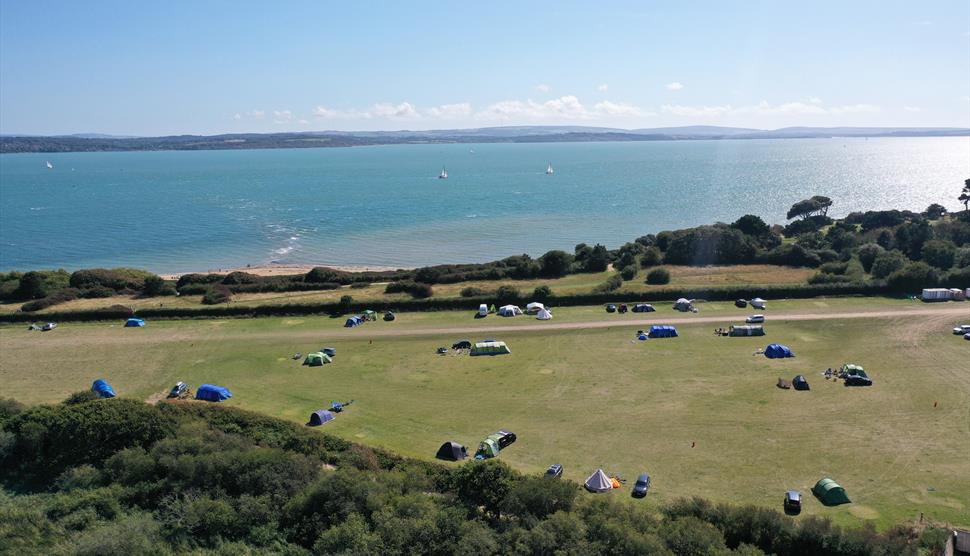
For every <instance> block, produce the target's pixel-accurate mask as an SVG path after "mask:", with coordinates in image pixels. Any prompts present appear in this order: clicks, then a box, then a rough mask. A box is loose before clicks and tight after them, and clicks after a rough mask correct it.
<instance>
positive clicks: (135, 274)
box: [70, 268, 157, 291]
mask: <svg viewBox="0 0 970 556" xmlns="http://www.w3.org/2000/svg"><path fill="white" fill-rule="evenodd" d="M152 277H157V276H155V275H154V274H152V273H151V272H148V271H147V270H139V269H136V268H110V269H109V268H88V269H83V270H78V271H76V272H74V273H73V274H71V278H70V284H71V287H73V288H79V289H85V288H93V287H96V286H103V287H105V288H111V289H113V290H115V291H122V290H137V291H141V290H142V289H143V288H144V287H145V281H146V280H148V279H149V278H152Z"/></svg>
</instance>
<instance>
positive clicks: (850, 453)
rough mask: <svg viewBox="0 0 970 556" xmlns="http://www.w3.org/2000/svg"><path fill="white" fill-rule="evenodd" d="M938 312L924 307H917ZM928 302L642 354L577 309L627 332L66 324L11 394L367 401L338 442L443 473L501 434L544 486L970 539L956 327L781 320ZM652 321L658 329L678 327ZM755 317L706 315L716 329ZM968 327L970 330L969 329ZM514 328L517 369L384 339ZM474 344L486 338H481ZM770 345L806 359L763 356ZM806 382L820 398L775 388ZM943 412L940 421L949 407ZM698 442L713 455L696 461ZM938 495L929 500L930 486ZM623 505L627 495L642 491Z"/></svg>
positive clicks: (4, 341)
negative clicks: (851, 381)
mask: <svg viewBox="0 0 970 556" xmlns="http://www.w3.org/2000/svg"><path fill="white" fill-rule="evenodd" d="M916 306H920V307H925V306H923V305H916ZM891 307H899V308H906V307H914V304H913V303H907V302H897V301H891V300H884V299H852V300H831V301H824V300H815V301H793V302H775V303H773V304H772V306H771V308H770V310H769V319H770V320H769V323H768V325H767V328H768V330H769V334H770V335H769V336H768V337H767V338H763V339H758V338H716V337H714V336H712V335H711V334H710V329H711V328H712V326H711V325H708V324H696V325H680V326H679V329H680V331H681V335H682V336H681V337H680V338H677V339H670V340H650V341H648V342H633V341H631V338H632V332H633V330H632V329H631V328H630V327H629V326H623V325H622V321H623V319H624V318H625V317H621V316H618V315H607V314H606V313H605V312H603V311H602V309H601V308H564V309H561V310H559V311H557V315H556V321H554V322H562V321H567V320H577V321H582V320H592V319H613V320H616V321H617V323H618V326H617V327H616V328H608V329H596V330H555V331H554V330H550V331H548V332H514V328H515V326H517V325H518V324H519V323H525V322H535V321H533V320H531V319H525V318H518V319H498V318H494V317H490V318H489V319H485V320H484V321H472V320H471V319H469V318H468V315H467V314H466V313H431V314H414V315H411V314H407V315H402V319H401V320H400V321H399V322H396V323H375V324H368V325H366V326H365V327H364V328H362V329H357V330H354V331H350V332H344V331H343V330H342V329H340V328H339V327H340V324H341V322H340V321H336V320H334V319H328V318H320V317H314V318H305V319H285V318H279V319H277V318H273V319H259V320H237V321H181V322H178V321H173V322H157V323H150V325H149V326H148V327H146V328H145V329H128V330H125V329H122V328H121V327H120V326H118V325H114V326H109V325H105V324H84V325H80V324H79V325H70V326H67V325H65V326H63V327H62V328H61V329H58V330H57V331H55V332H54V333H51V334H41V333H36V332H35V333H29V332H26V331H25V330H23V328H22V327H3V328H0V346H2V350H0V384H3V385H4V387H3V395H5V396H12V397H15V398H19V399H21V400H23V401H27V402H31V403H37V402H47V401H56V400H59V399H63V398H64V397H65V396H66V395H67V393H69V392H71V391H75V390H79V389H83V388H86V387H88V386H89V385H90V382H91V381H92V380H93V379H94V378H98V377H104V378H107V379H108V380H109V381H111V382H112V383H113V384H114V385H115V387H116V389H117V390H118V391H119V392H120V393H121V394H122V395H125V396H133V397H138V398H147V397H148V396H150V395H152V394H153V393H156V392H158V391H161V390H163V389H164V388H166V387H167V386H169V385H170V384H171V383H173V382H174V381H175V380H176V379H183V380H187V381H189V382H190V383H191V384H193V385H197V384H199V383H200V382H206V381H208V382H215V383H220V384H224V385H226V386H229V387H230V388H231V389H232V390H233V392H234V394H235V397H234V398H233V399H232V400H231V401H230V402H229V403H232V404H237V405H240V406H243V407H246V408H250V409H255V410H258V411H262V412H265V413H268V414H271V415H275V416H278V417H282V418H286V419H291V420H294V421H297V422H303V421H304V420H305V419H306V415H308V414H309V412H310V411H311V410H312V409H316V408H319V407H324V406H326V405H329V401H330V400H332V399H336V400H346V399H350V398H353V399H356V400H357V403H356V404H355V405H354V406H352V407H351V408H350V409H349V410H348V412H347V413H345V414H343V415H341V416H340V417H339V418H338V419H337V421H336V422H334V423H333V424H331V425H328V427H327V431H328V432H330V433H333V434H337V435H340V436H344V437H346V438H349V439H354V440H358V441H362V442H365V443H371V444H375V445H380V446H385V447H388V448H391V449H393V450H395V451H397V452H400V453H402V454H405V455H410V456H415V457H422V458H428V457H430V456H432V455H433V454H434V452H435V450H436V449H437V446H438V445H439V444H440V443H441V442H442V441H444V440H447V439H454V440H457V441H459V442H462V443H464V444H466V445H468V446H469V447H470V448H474V446H475V445H476V444H477V441H478V440H480V439H481V438H482V437H484V436H485V435H486V434H488V433H490V432H494V431H495V430H497V429H499V428H503V427H504V428H508V429H510V430H513V431H515V432H516V433H517V434H518V435H519V439H520V440H519V442H518V443H517V444H516V445H514V446H513V447H511V448H509V449H507V450H506V451H505V452H503V453H502V456H501V457H502V459H503V460H505V461H507V462H509V463H511V464H513V465H515V466H516V467H518V468H520V469H522V470H524V471H535V472H538V471H540V470H542V469H544V468H545V467H546V466H548V465H549V464H550V463H562V464H564V466H565V467H566V474H567V475H568V476H569V477H571V478H573V479H577V480H581V479H582V478H584V476H585V475H587V474H589V472H591V471H592V470H594V469H595V468H596V467H598V466H602V467H604V469H606V470H607V471H608V472H611V473H619V474H621V475H622V476H624V477H628V478H631V477H633V476H635V475H636V474H637V473H639V472H641V471H644V470H646V471H649V472H650V473H651V475H652V476H653V478H654V490H653V491H652V493H653V494H652V496H654V497H659V498H662V499H670V498H673V497H677V496H682V495H692V494H697V495H702V496H705V497H709V498H712V499H717V500H731V501H734V502H743V503H755V504H762V505H770V506H776V505H778V504H779V503H780V500H781V494H782V492H783V491H784V490H785V489H788V488H799V489H801V490H803V491H804V492H806V493H807V492H808V490H809V488H810V487H811V486H812V484H814V482H815V481H816V480H817V479H818V478H821V477H823V476H831V477H833V478H835V479H836V480H838V481H840V482H841V483H842V484H843V486H845V487H846V488H847V490H848V492H849V495H850V497H852V498H853V500H854V502H855V503H853V504H851V505H848V506H843V507H840V508H831V509H826V508H823V507H821V506H820V505H819V504H817V503H816V502H815V501H814V500H811V499H810V500H808V501H807V503H806V513H822V514H825V515H830V516H832V517H833V518H835V519H836V520H837V521H839V522H842V523H857V522H859V521H860V520H862V519H872V520H874V521H875V522H876V523H877V524H879V525H887V524H889V523H891V522H894V521H897V520H900V519H906V518H913V517H918V514H919V512H925V514H926V515H927V516H928V517H931V518H935V519H940V520H946V521H950V522H955V523H964V524H970V462H968V460H967V458H966V446H967V442H968V439H970V423H968V420H970V417H968V412H967V407H968V406H970V342H965V341H963V340H962V339H960V338H959V337H957V336H953V335H951V334H949V328H950V327H952V326H953V325H954V324H957V323H956V322H954V318H953V317H952V315H951V316H947V317H932V316H931V317H919V318H908V319H901V318H900V319H855V320H830V321H805V322H795V321H789V322H787V323H786V322H784V320H783V317H781V315H783V314H784V313H785V312H791V313H795V312H797V313H805V312H813V311H816V312H825V311H832V310H839V311H846V310H854V309H866V308H869V309H886V308H891ZM673 314H674V313H672V312H671V311H670V310H669V309H666V308H664V309H661V312H660V313H659V314H655V315H656V317H657V321H658V322H662V321H663V319H664V317H665V316H668V315H673ZM712 314H724V315H725V324H728V323H729V322H731V320H732V319H734V320H735V322H736V319H737V317H739V316H741V315H743V314H744V312H742V311H741V310H737V309H733V307H730V305H729V304H707V305H705V307H704V309H703V310H702V313H701V315H705V316H710V315H712ZM968 316H970V315H968ZM473 322H474V323H481V325H483V326H484V325H486V324H487V325H495V324H497V323H501V324H507V325H508V326H509V328H510V330H509V331H508V332H504V333H501V334H496V333H489V335H490V336H497V337H500V338H501V339H504V340H506V341H508V342H509V344H510V346H511V347H512V350H513V354H512V355H511V356H507V357H495V358H469V357H454V356H446V357H438V356H435V355H433V351H434V348H435V347H437V346H439V345H446V344H450V343H451V342H452V341H454V340H456V339H458V338H455V337H453V335H444V336H433V335H432V336H415V337H408V336H402V337H382V338H376V339H373V343H371V341H370V339H369V338H368V331H369V330H386V329H389V328H399V329H407V328H430V327H433V326H441V327H447V326H451V325H456V324H461V325H468V324H469V323H473ZM473 339H478V338H475V337H473ZM768 341H777V342H782V343H787V344H789V345H791V346H792V348H793V349H794V350H795V352H796V353H797V355H798V357H797V358H795V359H792V360H785V361H770V360H767V359H765V358H763V357H760V356H752V352H753V350H754V349H755V348H756V347H763V345H764V344H766V343H767V342H768ZM323 345H333V346H335V347H337V349H338V357H337V360H336V363H334V364H333V365H331V366H325V367H322V368H315V369H309V368H306V367H301V366H300V365H299V363H298V362H294V361H291V360H290V359H289V358H288V357H287V356H288V355H289V354H292V353H293V352H296V351H300V352H303V353H306V352H308V351H310V350H312V349H316V348H319V347H322V346H323ZM845 361H853V362H857V363H860V364H862V365H864V366H865V367H866V368H867V369H868V370H869V371H870V373H871V374H872V375H873V376H874V377H875V379H876V381H877V383H876V386H875V387H873V388H868V389H866V388H845V387H843V386H841V385H837V384H835V383H832V382H827V381H825V380H824V379H823V378H822V377H821V376H819V372H820V371H821V370H822V369H824V368H826V367H829V366H836V365H838V364H840V363H842V362H845ZM797 373H802V374H805V375H806V376H807V377H808V378H809V381H810V382H811V385H812V388H813V389H812V391H810V392H794V391H782V390H778V389H776V388H775V387H774V383H775V380H776V379H777V377H779V376H784V377H787V378H791V377H792V376H794V375H795V374H797ZM934 402H937V403H938V407H936V408H934V407H933V404H934ZM691 442H696V447H694V448H691ZM930 489H932V490H930ZM626 494H627V493H626V490H625V489H624V491H622V492H616V493H612V494H611V495H614V496H626Z"/></svg>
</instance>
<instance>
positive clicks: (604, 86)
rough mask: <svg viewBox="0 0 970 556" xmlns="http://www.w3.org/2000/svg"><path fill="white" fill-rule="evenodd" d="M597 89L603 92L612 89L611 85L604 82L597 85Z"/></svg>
mask: <svg viewBox="0 0 970 556" xmlns="http://www.w3.org/2000/svg"><path fill="white" fill-rule="evenodd" d="M596 90H597V91H599V92H601V93H605V92H606V91H609V90H610V86H609V85H607V84H606V83H603V84H602V85H600V86H599V87H596Z"/></svg>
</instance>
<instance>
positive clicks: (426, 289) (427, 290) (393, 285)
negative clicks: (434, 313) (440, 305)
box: [384, 280, 434, 299]
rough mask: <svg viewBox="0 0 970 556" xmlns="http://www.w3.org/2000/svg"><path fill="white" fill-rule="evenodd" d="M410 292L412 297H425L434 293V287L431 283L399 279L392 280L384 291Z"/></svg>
mask: <svg viewBox="0 0 970 556" xmlns="http://www.w3.org/2000/svg"><path fill="white" fill-rule="evenodd" d="M402 292H405V293H409V294H411V297H414V298H417V299H423V298H427V297H431V296H432V295H434V289H433V288H432V287H431V285H430V284H422V283H420V282H412V281H411V280H399V281H396V282H390V283H388V284H387V286H386V287H385V288H384V293H402Z"/></svg>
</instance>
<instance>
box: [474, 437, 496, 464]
mask: <svg viewBox="0 0 970 556" xmlns="http://www.w3.org/2000/svg"><path fill="white" fill-rule="evenodd" d="M499 450H500V449H499V447H498V442H497V441H496V440H495V439H494V438H491V437H489V438H486V439H485V440H482V442H481V444H479V445H478V451H477V452H475V459H488V458H494V457H496V456H498V453H499Z"/></svg>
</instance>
